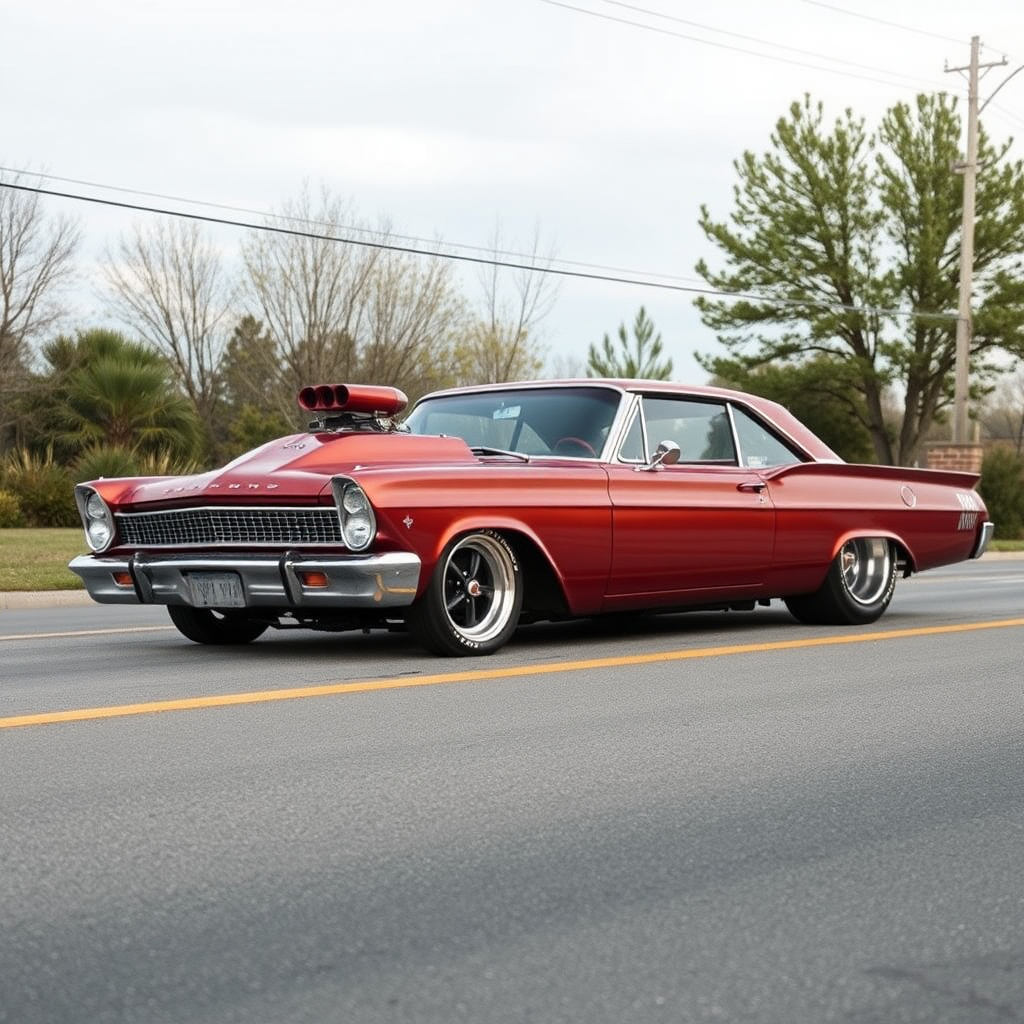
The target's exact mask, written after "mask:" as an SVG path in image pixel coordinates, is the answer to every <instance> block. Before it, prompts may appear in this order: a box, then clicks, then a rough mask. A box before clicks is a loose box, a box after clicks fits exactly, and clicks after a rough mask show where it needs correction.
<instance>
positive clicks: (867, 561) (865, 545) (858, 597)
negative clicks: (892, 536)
mask: <svg viewBox="0 0 1024 1024" xmlns="http://www.w3.org/2000/svg"><path fill="white" fill-rule="evenodd" d="M892 558H893V555H892V545H891V544H890V543H889V541H888V540H886V539H885V538H883V537H857V538H856V539H854V540H848V541H847V542H846V543H845V544H844V545H843V546H842V548H840V550H839V569H840V577H841V579H842V581H843V588H844V589H845V591H846V593H847V594H849V596H850V600H852V601H855V602H856V603H857V604H859V605H863V606H864V607H867V606H869V605H873V604H875V603H877V602H878V601H879V600H880V599H881V598H882V597H884V596H885V592H886V590H887V589H888V587H889V583H890V581H891V579H892Z"/></svg>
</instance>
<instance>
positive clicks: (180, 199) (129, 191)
mask: <svg viewBox="0 0 1024 1024" xmlns="http://www.w3.org/2000/svg"><path fill="white" fill-rule="evenodd" d="M0 174H11V175H14V176H15V177H16V178H23V177H32V178H35V179H37V180H40V181H42V180H45V181H61V182H64V183H65V184H72V185H84V186H86V187H87V188H96V189H103V190H105V191H108V192H117V193H121V194H123V195H133V196H145V197H147V198H149V199H162V200H165V201H167V202H174V203H185V204H187V205H189V206H204V207H207V208H209V209H211V210H226V211H229V212H232V213H245V214H251V215H253V216H256V217H262V218H263V219H264V221H265V222H267V221H271V220H276V221H285V222H290V223H292V224H305V225H308V226H319V227H324V223H323V221H317V220H312V219H308V218H305V217H296V216H294V215H292V214H277V213H267V212H266V211H264V210H253V209H251V208H248V207H244V206H231V205H228V204H226V203H214V202H209V201H207V200H202V199H190V198H188V197H186V196H175V195H169V194H167V193H163V192H147V191H144V190H142V189H135V188H124V187H122V186H118V185H105V184H103V183H102V182H95V181H86V180H84V179H81V178H67V177H61V176H59V175H56V174H44V173H40V172H34V171H33V172H29V171H26V170H23V169H19V168H13V167H0ZM2 184H3V183H2V182H0V185H2ZM81 198H82V199H83V201H87V202H96V203H100V204H102V200H99V199H95V198H89V197H85V196H82V197H81ZM110 205H119V204H114V203H112V204H110ZM122 205H125V206H127V204H122ZM128 208H129V209H131V207H130V206H128ZM140 209H150V208H148V207H140ZM161 212H166V213H168V214H170V215H172V216H173V215H174V214H173V212H172V211H161ZM228 223H231V222H228ZM254 227H256V228H257V229H258V230H263V229H264V228H265V227H266V224H264V225H254ZM335 227H337V228H338V229H340V230H342V231H345V232H349V233H356V234H361V235H369V236H371V240H372V241H374V242H379V241H380V240H381V239H389V240H397V241H400V242H402V243H412V244H413V245H414V246H416V247H417V248H416V249H415V251H420V249H421V248H422V249H423V250H424V251H428V252H430V253H432V254H434V255H439V254H442V253H441V252H440V250H441V248H444V249H448V250H463V251H465V252H478V253H486V254H487V255H488V256H490V257H495V256H505V257H508V258H510V259H513V260H516V261H520V262H524V263H527V262H528V263H529V265H530V267H531V269H540V267H541V266H542V265H543V264H560V265H562V266H565V267H576V268H580V269H583V270H588V271H594V272H596V271H603V272H605V273H608V274H618V275H623V274H628V275H631V276H632V277H634V278H659V279H660V280H664V281H674V282H691V283H692V282H696V281H697V279H696V278H693V277H684V276H683V275H680V274H664V273H661V272H660V271H649V270H636V269H634V268H625V267H616V266H609V265H607V264H598V263H587V262H584V261H582V260H567V259H559V258H555V257H550V258H549V257H545V258H544V259H543V261H542V262H540V261H538V260H537V258H536V257H534V256H527V255H525V254H523V253H519V252H514V251H511V250H505V249H497V248H494V247H493V246H482V245H470V244H469V243H465V242H443V243H442V242H440V241H439V240H437V239H427V238H422V237H418V236H416V235H402V234H398V233H395V232H391V231H381V230H378V229H374V228H365V227H359V226H358V225H354V224H339V225H335ZM353 244H355V243H353ZM425 247H432V248H429V249H426V248H425Z"/></svg>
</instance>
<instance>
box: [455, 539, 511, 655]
mask: <svg viewBox="0 0 1024 1024" xmlns="http://www.w3.org/2000/svg"><path fill="white" fill-rule="evenodd" d="M467 556H468V557H467ZM515 586H516V583H515V563H514V561H513V560H512V557H511V555H510V554H509V552H508V551H507V550H506V548H505V547H504V545H503V544H501V543H500V542H499V541H498V540H496V539H494V538H493V537H488V536H485V535H480V534H477V535H474V536H472V537H467V538H466V539H465V540H462V541H460V542H459V543H458V544H456V545H455V547H453V548H452V550H451V551H450V552H449V553H448V558H447V559H446V561H445V564H444V574H443V590H444V612H445V616H446V618H447V620H448V624H449V626H450V627H451V628H452V629H453V630H455V631H456V632H457V633H459V634H460V635H461V636H463V637H465V638H466V640H468V641H471V642H473V643H476V644H485V643H487V642H488V641H490V640H493V639H494V638H495V637H497V636H499V635H500V634H501V632H502V631H503V630H504V629H505V628H506V626H507V625H508V621H509V617H510V616H511V614H512V611H513V609H514V608H515ZM460 619H462V620H463V621H460Z"/></svg>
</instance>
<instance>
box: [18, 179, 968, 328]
mask: <svg viewBox="0 0 1024 1024" xmlns="http://www.w3.org/2000/svg"><path fill="white" fill-rule="evenodd" d="M0 188H7V189H14V190H16V191H19V192H27V193H32V194H34V195H41V196H51V197H52V198H55V199H70V200H73V201H75V202H83V203H93V204H95V205H98V206H110V207H113V208H115V209H121V210H134V211H135V212H137V213H152V214H157V215H158V216H164V217H180V218H182V219H184V220H192V221H200V222H202V223H206V224H217V225H220V226H222V227H232V228H242V229H244V230H248V231H265V232H268V233H271V234H278V235H288V236H290V237H293V238H306V239H310V240H311V241H319V242H336V243H338V244H341V245H356V246H360V247H362V248H368V249H381V250H384V251H387V252H399V253H405V254H407V255H411V256H423V257H426V258H428V259H447V260H453V261H457V262H461V263H473V264H477V265H479V266H488V267H499V268H501V269H504V270H522V271H528V272H530V273H537V274H553V275H555V276H557V277H566V278H576V279H579V280H584V281H601V282H604V283H607V284H625V285H634V286H636V287H640V288H653V289H658V290H661V291H671V292H680V293H686V294H692V295H706V296H711V297H714V298H723V299H736V300H743V301H747V302H756V303H762V304H769V303H770V304H772V305H777V306H787V307H791V308H794V309H823V310H833V311H836V312H847V313H865V314H873V315H878V316H891V317H894V318H900V319H902V318H907V319H919V320H939V321H944V320H949V321H955V320H956V319H957V317H956V315H955V314H953V313H925V312H920V311H915V310H901V309H883V308H881V307H877V306H854V305H849V304H845V303H839V302H819V301H815V300H813V299H788V298H781V297H768V296H764V295H753V294H749V293H744V292H727V291H722V290H721V289H717V288H704V287H697V286H694V285H683V284H678V283H673V282H672V281H671V280H665V281H655V280H651V279H649V278H648V279H644V278H640V277H639V276H630V277H622V276H616V275H611V274H599V273H595V272H588V271H583V270H568V269H563V268H559V267H553V266H542V265H541V266H538V265H537V264H535V263H515V262H512V261H509V260H502V259H497V258H496V257H487V256H477V255H466V254H463V253H451V252H441V251H440V250H429V249H419V248H416V247H415V246H409V245H397V244H395V243H392V242H383V241H380V240H366V239H359V238H344V237H341V236H339V235H332V234H327V233H323V232H313V231H300V230H299V229H298V228H288V227H280V226H277V225H273V224H266V223H265V224H255V223H251V222H247V221H240V220H231V219H228V218H225V217H213V216H210V215H208V214H199V213H188V212H186V211H182V210H170V209H163V208H160V207H156V206H143V205H141V204H139V203H127V202H120V201H118V200H114V199H101V198H99V197H97V196H85V195H79V194H76V193H73V192H58V191H57V190H55V189H45V188H39V187H36V186H32V185H19V184H15V183H13V182H4V181H0ZM209 205H213V204H209ZM659 276H661V275H659ZM666 276H667V275H666Z"/></svg>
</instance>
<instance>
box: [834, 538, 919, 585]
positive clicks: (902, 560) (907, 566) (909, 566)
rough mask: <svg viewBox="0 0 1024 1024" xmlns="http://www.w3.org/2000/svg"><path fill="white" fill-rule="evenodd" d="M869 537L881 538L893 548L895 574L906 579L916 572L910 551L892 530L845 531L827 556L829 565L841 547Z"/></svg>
mask: <svg viewBox="0 0 1024 1024" xmlns="http://www.w3.org/2000/svg"><path fill="white" fill-rule="evenodd" d="M870 537H881V538H883V539H884V540H887V541H889V543H890V544H892V546H893V556H894V558H895V559H896V567H897V574H898V575H902V576H903V578H904V579H905V578H906V577H908V576H910V575H912V574H913V573H915V572H917V562H916V560H915V559H914V554H913V552H912V551H911V550H910V547H909V546H908V545H907V543H906V541H905V540H904V539H903V538H902V537H900V536H899V535H898V534H896V533H893V531H892V530H871V529H856V530H847V531H846V532H845V533H842V534H840V535H839V536H838V538H837V539H836V541H835V543H834V544H833V546H832V553H831V555H829V560H828V561H829V565H831V564H832V561H833V559H834V558H835V557H836V556H837V555H838V554H839V552H840V551H841V550H842V548H843V545H844V544H846V543H847V542H848V541H851V540H866V539H868V538H870Z"/></svg>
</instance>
